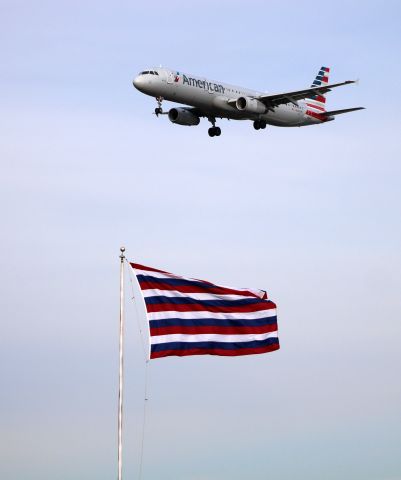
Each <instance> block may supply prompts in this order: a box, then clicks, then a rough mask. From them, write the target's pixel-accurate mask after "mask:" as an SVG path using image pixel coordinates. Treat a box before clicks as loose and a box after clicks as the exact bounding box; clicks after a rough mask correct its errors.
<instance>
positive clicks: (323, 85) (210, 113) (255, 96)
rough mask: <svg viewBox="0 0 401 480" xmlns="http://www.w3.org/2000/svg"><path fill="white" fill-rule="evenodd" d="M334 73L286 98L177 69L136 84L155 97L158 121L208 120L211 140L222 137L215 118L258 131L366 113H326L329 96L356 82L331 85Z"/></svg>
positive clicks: (144, 75)
mask: <svg viewBox="0 0 401 480" xmlns="http://www.w3.org/2000/svg"><path fill="white" fill-rule="evenodd" d="M329 73H330V68H328V67H322V68H321V69H320V70H319V73H318V74H317V76H316V78H315V80H314V81H313V83H312V85H311V87H310V88H305V89H303V90H295V91H292V92H284V93H275V94H269V93H263V92H258V91H255V90H250V89H248V88H243V87H237V86H235V85H229V84H227V83H222V82H216V81H214V80H208V79H207V78H204V77H198V76H195V75H190V74H188V73H183V72H181V71H177V70H171V69H168V68H163V67H157V68H152V69H149V70H144V71H142V72H140V73H139V74H138V75H137V76H136V77H135V78H134V80H133V85H134V87H135V88H136V89H137V90H139V91H140V92H142V93H144V94H146V95H150V96H151V97H155V98H156V101H157V105H158V106H157V108H156V109H155V112H154V113H155V114H156V116H159V115H163V114H165V115H168V118H169V120H170V121H171V122H172V123H175V124H178V125H187V126H193V125H199V123H200V118H201V117H206V118H207V119H208V121H209V122H210V123H211V124H212V127H211V128H209V130H208V133H209V136H210V137H215V136H216V137H218V136H220V135H221V129H220V127H217V126H216V118H221V119H223V118H226V119H228V120H251V121H253V127H254V128H255V130H264V129H265V128H266V126H267V125H268V124H269V125H275V126H278V127H302V126H306V125H316V124H321V123H325V122H329V121H332V120H334V118H335V116H336V115H340V114H342V113H348V112H354V111H356V110H362V109H364V107H353V108H344V109H342V110H332V111H327V110H326V108H325V107H326V96H325V95H326V93H327V92H330V91H331V90H332V89H333V88H336V87H341V86H342V85H349V84H352V83H356V80H346V81H345V82H341V83H332V84H330V83H329ZM163 100H168V101H171V102H176V103H181V104H184V105H188V106H189V107H173V108H171V109H170V110H169V111H168V112H164V111H163V109H162V102H163Z"/></svg>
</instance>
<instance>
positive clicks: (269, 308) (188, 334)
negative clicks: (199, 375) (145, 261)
mask: <svg viewBox="0 0 401 480" xmlns="http://www.w3.org/2000/svg"><path fill="white" fill-rule="evenodd" d="M130 265H131V267H132V269H133V271H134V273H135V275H136V277H137V279H138V282H139V286H140V289H141V291H142V294H143V297H144V300H145V306H146V313H147V318H148V321H149V331H150V358H160V357H168V356H174V355H175V356H180V357H182V356H185V355H224V356H237V355H252V354H255V353H266V352H272V351H273V350H278V349H279V348H280V345H279V341H278V337H277V316H276V305H275V304H274V303H273V302H272V301H271V300H268V299H267V294H266V292H265V291H263V290H254V289H244V288H229V287H223V286H220V285H214V284H213V283H210V282H206V281H204V280H197V279H194V278H186V277H181V276H178V275H173V274H172V273H168V272H164V271H163V270H158V269H156V268H151V267H145V266H144V265H139V264H137V263H131V264H130Z"/></svg>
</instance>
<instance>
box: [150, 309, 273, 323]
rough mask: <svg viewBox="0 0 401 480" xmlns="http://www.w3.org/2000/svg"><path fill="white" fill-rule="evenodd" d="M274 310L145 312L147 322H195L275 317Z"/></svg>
mask: <svg viewBox="0 0 401 480" xmlns="http://www.w3.org/2000/svg"><path fill="white" fill-rule="evenodd" d="M276 314H277V309H276V308H270V309H269V310H260V311H258V312H236V313H216V312H175V311H172V310H169V311H167V312H146V315H147V316H148V320H164V319H169V318H182V319H184V320H186V319H187V320H192V319H194V320H196V319H197V318H213V319H215V320H255V319H258V318H266V317H275V316H276Z"/></svg>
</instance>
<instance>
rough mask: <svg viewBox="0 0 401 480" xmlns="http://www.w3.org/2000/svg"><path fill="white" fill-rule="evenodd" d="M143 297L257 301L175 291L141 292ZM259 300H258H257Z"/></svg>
mask: <svg viewBox="0 0 401 480" xmlns="http://www.w3.org/2000/svg"><path fill="white" fill-rule="evenodd" d="M143 296H144V297H146V298H147V297H158V296H162V297H169V298H193V299H194V300H243V299H245V298H251V299H254V300H258V299H257V298H255V297H253V296H249V295H231V294H227V295H217V294H215V293H183V292H177V290H156V289H154V290H143ZM259 300H260V299H259Z"/></svg>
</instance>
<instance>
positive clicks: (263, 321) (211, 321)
mask: <svg viewBox="0 0 401 480" xmlns="http://www.w3.org/2000/svg"><path fill="white" fill-rule="evenodd" d="M275 323H277V316H274V317H265V318H256V319H254V320H246V319H243V320H242V319H240V318H238V319H235V320H226V319H221V320H220V319H217V318H168V319H164V320H150V321H149V325H150V328H162V327H176V326H178V325H179V326H182V327H214V326H217V327H219V326H221V327H239V326H247V327H263V326H264V325H274V324H275Z"/></svg>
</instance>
